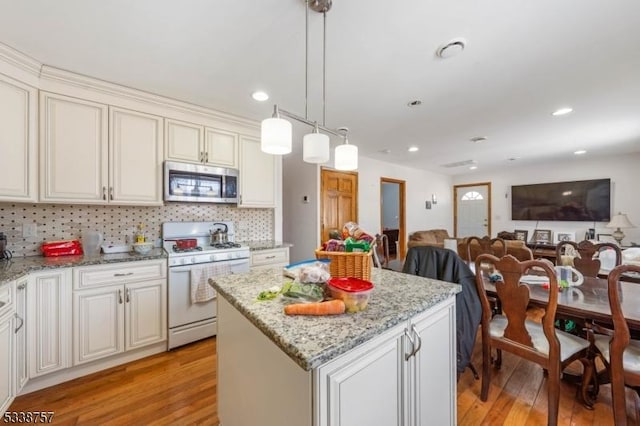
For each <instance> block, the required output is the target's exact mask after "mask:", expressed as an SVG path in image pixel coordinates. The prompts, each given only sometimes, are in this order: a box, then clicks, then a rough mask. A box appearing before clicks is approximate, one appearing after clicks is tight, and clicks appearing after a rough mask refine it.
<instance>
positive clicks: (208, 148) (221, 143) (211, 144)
mask: <svg viewBox="0 0 640 426" xmlns="http://www.w3.org/2000/svg"><path fill="white" fill-rule="evenodd" d="M204 155H205V163H207V164H210V165H216V166H222V167H229V168H232V169H237V168H238V135H237V134H236V133H231V132H227V131H224V130H219V129H213V128H210V127H206V128H205V149H204Z"/></svg>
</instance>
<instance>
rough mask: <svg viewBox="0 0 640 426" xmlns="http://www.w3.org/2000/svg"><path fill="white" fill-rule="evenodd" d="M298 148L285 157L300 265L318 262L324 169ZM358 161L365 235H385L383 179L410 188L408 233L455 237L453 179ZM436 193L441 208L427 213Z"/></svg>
mask: <svg viewBox="0 0 640 426" xmlns="http://www.w3.org/2000/svg"><path fill="white" fill-rule="evenodd" d="M295 140H296V138H295V136H294V141H295ZM293 145H294V147H293V150H294V151H293V153H292V154H289V155H286V156H284V157H283V210H284V211H283V240H284V241H286V242H289V243H292V244H293V247H292V248H291V250H290V260H291V262H299V261H301V260H306V259H310V258H313V257H314V250H315V249H316V248H317V247H318V246H319V243H320V241H319V240H318V238H319V229H320V225H319V224H320V219H319V218H320V212H319V209H320V168H319V167H318V166H315V165H313V164H306V163H304V162H303V161H302V153H301V152H300V147H299V146H298V145H300V144H297V143H295V142H294V144H293ZM358 161H359V167H358V188H359V194H358V217H359V223H360V226H361V227H362V228H363V229H364V230H365V231H367V232H370V233H373V234H375V233H379V232H380V229H381V212H380V210H381V209H380V178H381V177H387V178H392V179H399V180H404V181H406V183H407V184H406V190H407V194H406V213H407V217H406V226H407V233H410V232H412V231H416V230H420V229H431V228H445V229H448V230H449V232H450V233H451V232H452V231H453V218H452V214H451V212H452V209H453V207H452V206H453V204H452V203H453V202H452V198H451V178H450V177H449V176H444V175H440V174H437V173H432V172H427V171H424V170H418V169H412V168H409V167H404V166H400V165H396V164H391V163H385V162H383V161H378V160H373V159H370V158H366V157H362V156H361V157H360V158H359V160H358ZM327 166H329V165H327ZM433 193H435V194H437V196H438V204H437V205H435V206H433V207H432V209H431V210H426V209H425V203H424V202H425V201H427V200H431V194H433ZM304 195H307V196H308V197H309V198H308V200H309V202H308V203H304V202H303V201H302V197H303V196H304Z"/></svg>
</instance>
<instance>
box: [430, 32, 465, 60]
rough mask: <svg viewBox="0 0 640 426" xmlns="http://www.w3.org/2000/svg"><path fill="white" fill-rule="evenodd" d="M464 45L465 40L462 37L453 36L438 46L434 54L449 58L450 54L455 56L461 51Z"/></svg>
mask: <svg viewBox="0 0 640 426" xmlns="http://www.w3.org/2000/svg"><path fill="white" fill-rule="evenodd" d="M466 45H467V40H465V39H464V38H461V37H459V38H454V39H453V40H450V41H449V42H447V43H445V44H443V45H442V46H440V47H438V50H436V56H438V57H439V58H442V59H447V58H451V57H452V56H456V55H457V54H459V53H461V52H462V51H463V50H464V48H465V46H466Z"/></svg>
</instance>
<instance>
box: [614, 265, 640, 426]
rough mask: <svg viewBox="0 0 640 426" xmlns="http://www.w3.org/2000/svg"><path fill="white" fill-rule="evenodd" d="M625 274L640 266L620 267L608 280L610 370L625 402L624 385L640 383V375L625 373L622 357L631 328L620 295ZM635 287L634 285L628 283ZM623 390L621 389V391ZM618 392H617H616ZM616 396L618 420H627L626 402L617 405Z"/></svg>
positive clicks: (627, 344)
mask: <svg viewBox="0 0 640 426" xmlns="http://www.w3.org/2000/svg"><path fill="white" fill-rule="evenodd" d="M625 272H636V273H640V266H637V265H618V266H616V267H615V268H613V269H612V270H611V272H610V273H609V278H608V284H609V285H608V288H609V290H608V293H609V307H610V308H611V318H612V319H613V330H614V333H613V337H612V339H611V343H610V345H609V348H610V352H609V368H610V375H611V386H612V388H613V387H616V386H617V387H618V390H617V392H618V395H623V397H622V401H624V384H625V383H628V384H629V385H631V386H638V384H639V383H640V373H638V372H635V373H634V372H630V371H624V367H623V362H622V355H623V353H624V351H625V349H626V348H627V346H629V341H630V333H629V326H628V325H627V321H626V319H625V317H624V311H623V309H622V303H621V302H622V295H621V294H620V291H621V286H620V283H619V282H620V278H621V276H622V274H624V273H625ZM628 284H629V285H634V283H628ZM620 388H621V389H620ZM614 392H616V390H614ZM615 399H616V398H615V394H614V410H615V411H617V412H616V413H615V418H616V419H626V414H625V409H624V402H621V403H618V404H616V401H615Z"/></svg>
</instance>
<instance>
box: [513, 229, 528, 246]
mask: <svg viewBox="0 0 640 426" xmlns="http://www.w3.org/2000/svg"><path fill="white" fill-rule="evenodd" d="M513 233H514V234H515V235H516V240H519V241H524V242H525V243H526V242H527V237H528V236H529V231H527V230H524V229H516V230H514V231H513Z"/></svg>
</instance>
